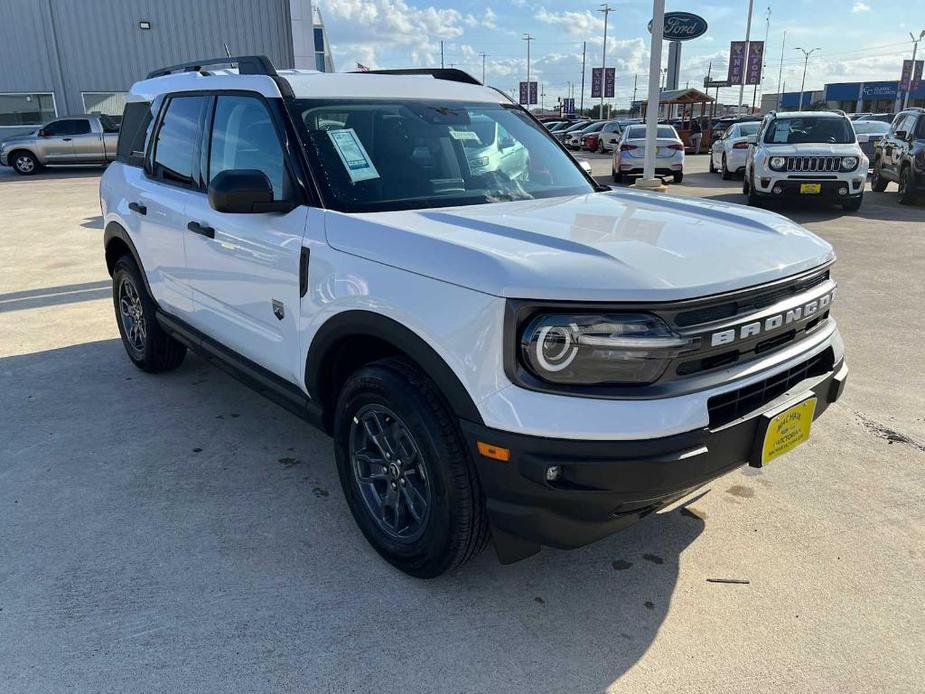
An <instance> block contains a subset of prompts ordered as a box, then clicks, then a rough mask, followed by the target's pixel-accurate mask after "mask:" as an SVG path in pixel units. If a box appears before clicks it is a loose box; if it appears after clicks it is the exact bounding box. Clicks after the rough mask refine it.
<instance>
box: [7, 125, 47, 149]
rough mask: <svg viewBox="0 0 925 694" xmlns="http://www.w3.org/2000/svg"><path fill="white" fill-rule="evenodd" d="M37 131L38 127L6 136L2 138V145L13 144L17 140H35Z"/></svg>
mask: <svg viewBox="0 0 925 694" xmlns="http://www.w3.org/2000/svg"><path fill="white" fill-rule="evenodd" d="M37 132H38V128H36V129H35V130H33V131H32V132H30V133H19V134H18V135H10V136H9V137H5V138H3V140H0V147H4V146H6V145H11V144H13V143H16V142H28V141H30V140H34V139H35V134H36V133H37Z"/></svg>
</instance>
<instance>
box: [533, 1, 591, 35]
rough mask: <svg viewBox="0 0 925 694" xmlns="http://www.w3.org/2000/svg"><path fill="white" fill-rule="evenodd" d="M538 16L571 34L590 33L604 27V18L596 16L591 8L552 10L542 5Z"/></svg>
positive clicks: (545, 22)
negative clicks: (573, 10) (577, 10)
mask: <svg viewBox="0 0 925 694" xmlns="http://www.w3.org/2000/svg"><path fill="white" fill-rule="evenodd" d="M536 18H537V19H538V20H539V21H541V22H543V23H544V24H551V25H553V26H557V27H559V28H561V29H564V30H565V31H566V32H568V33H569V34H588V33H590V32H592V31H594V32H596V31H603V29H604V20H603V19H601V18H600V17H596V16H594V14H592V13H591V11H590V10H582V11H580V12H572V11H570V10H566V11H564V12H550V11H549V10H547V9H546V8H545V7H541V8H540V9H539V11H538V12H537V13H536Z"/></svg>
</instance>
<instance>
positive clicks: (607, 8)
mask: <svg viewBox="0 0 925 694" xmlns="http://www.w3.org/2000/svg"><path fill="white" fill-rule="evenodd" d="M598 12H603V13H604V45H603V46H601V112H600V114H599V115H600V117H601V118H603V117H604V85H605V84H607V77H606V75H607V15H609V14H610V13H611V12H613V10H612V9H610V5H608V4H607V3H604V4H603V5H601V9H599V10H598Z"/></svg>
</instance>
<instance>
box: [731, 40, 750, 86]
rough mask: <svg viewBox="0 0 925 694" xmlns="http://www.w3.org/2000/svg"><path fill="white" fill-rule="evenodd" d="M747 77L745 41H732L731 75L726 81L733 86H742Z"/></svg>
mask: <svg viewBox="0 0 925 694" xmlns="http://www.w3.org/2000/svg"><path fill="white" fill-rule="evenodd" d="M744 76H745V41H732V42H731V43H730V44H729V74H728V75H727V77H726V81H727V82H728V83H729V84H730V85H732V84H742V78H743V77H744Z"/></svg>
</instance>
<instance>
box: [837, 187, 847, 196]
mask: <svg viewBox="0 0 925 694" xmlns="http://www.w3.org/2000/svg"><path fill="white" fill-rule="evenodd" d="M838 194H839V195H847V194H848V186H838Z"/></svg>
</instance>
